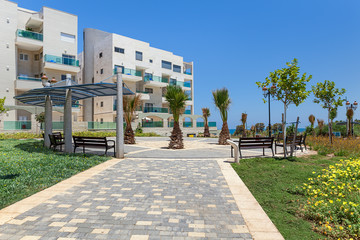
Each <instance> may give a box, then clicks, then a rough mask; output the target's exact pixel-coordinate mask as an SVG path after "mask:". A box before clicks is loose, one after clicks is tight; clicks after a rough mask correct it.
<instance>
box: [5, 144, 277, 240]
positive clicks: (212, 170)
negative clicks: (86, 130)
mask: <svg viewBox="0 0 360 240" xmlns="http://www.w3.org/2000/svg"><path fill="white" fill-rule="evenodd" d="M157 140H159V139H157ZM144 141H146V140H144ZM159 141H160V140H159ZM189 141H194V143H195V140H189ZM127 148H128V151H129V153H128V155H127V156H128V158H127V159H125V160H119V159H113V160H110V161H108V162H106V163H103V164H101V165H98V166H96V167H94V168H93V169H90V170H88V171H85V172H84V173H80V174H78V175H76V176H74V177H72V178H70V179H68V180H65V181H63V182H61V183H59V184H57V185H55V186H53V187H51V188H49V189H47V190H44V191H43V192H40V193H38V194H35V195H33V196H31V197H30V198H28V199H25V200H23V201H20V202H18V203H16V204H14V205H12V206H10V207H8V208H5V209H3V210H1V211H0V239H23V240H25V239H28V240H29V239H132V240H135V239H139V240H140V239H193V238H200V239H282V236H281V235H280V234H279V233H278V231H277V229H276V228H275V226H274V225H273V224H272V223H271V221H270V220H269V219H268V217H267V216H266V214H265V212H264V211H263V210H262V209H261V207H260V205H259V204H258V203H257V202H256V200H255V199H254V198H253V197H252V195H251V193H250V192H249V191H248V189H247V188H246V186H245V185H244V184H243V183H242V181H241V180H240V178H238V176H237V175H236V173H235V172H234V171H233V170H232V168H231V166H230V165H229V164H228V163H226V162H225V159H224V158H223V159H214V156H215V157H218V155H219V156H221V153H223V152H225V151H224V150H225V148H224V149H222V148H219V149H218V151H216V150H214V148H215V149H216V146H215V147H212V148H211V147H210V149H211V150H212V151H213V152H209V150H208V149H207V148H205V149H202V148H200V149H196V148H194V149H189V150H181V151H173V150H166V151H160V150H158V151H156V149H152V148H149V147H139V146H136V147H132V146H128V147H127ZM131 148H132V150H129V149H131ZM226 149H227V154H229V146H227V148H226ZM189 151H190V152H189ZM179 152H180V153H181V152H182V153H183V154H182V155H183V156H182V157H183V159H177V158H180V157H181V154H179ZM156 153H157V156H158V159H155V157H156ZM201 153H203V154H204V155H205V157H203V158H201ZM215 153H216V154H215ZM142 154H143V155H142ZM191 154H195V156H198V157H195V158H184V156H185V157H186V156H188V155H191ZM172 155H173V156H174V155H176V156H174V157H171V156H172ZM208 155H211V156H210V157H209V156H208ZM147 157H151V158H147ZM211 157H213V158H211Z"/></svg>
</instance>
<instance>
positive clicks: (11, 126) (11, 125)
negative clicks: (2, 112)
mask: <svg viewBox="0 0 360 240" xmlns="http://www.w3.org/2000/svg"><path fill="white" fill-rule="evenodd" d="M29 129H31V121H4V130H29Z"/></svg>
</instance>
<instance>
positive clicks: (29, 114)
mask: <svg viewBox="0 0 360 240" xmlns="http://www.w3.org/2000/svg"><path fill="white" fill-rule="evenodd" d="M77 21H78V18H77V16H75V15H73V14H70V13H65V12H62V11H59V10H55V9H52V8H48V7H43V8H42V9H41V10H40V11H38V12H37V11H32V10H28V9H24V8H21V7H19V6H18V5H17V3H14V2H10V1H7V0H0V33H1V36H0V85H1V88H0V97H1V98H2V97H4V96H5V97H6V101H5V105H6V106H7V107H8V108H9V109H10V111H8V112H7V113H6V114H5V115H3V116H2V117H1V122H2V123H1V124H2V125H3V128H4V129H5V130H6V129H7V130H11V128H12V127H13V128H15V129H13V130H16V129H18V128H19V126H15V125H14V124H12V123H11V122H14V121H22V122H23V123H21V127H20V128H21V129H24V128H25V129H29V128H31V126H28V125H27V124H26V122H29V124H30V125H31V122H30V120H32V122H33V123H34V122H35V121H34V116H35V113H36V111H38V112H37V113H40V112H41V111H42V110H41V108H40V110H39V108H35V107H31V106H24V105H23V104H21V103H19V102H17V101H16V100H15V99H14V98H13V97H14V96H16V95H19V94H21V93H23V92H25V91H27V90H30V89H33V88H40V87H42V84H41V79H40V78H41V76H42V75H43V74H45V75H46V76H47V77H48V78H49V79H53V78H55V80H56V81H60V80H63V79H65V77H66V74H71V75H72V78H73V79H74V80H76V76H77V74H78V72H79V71H80V67H79V61H78V60H77V41H78V39H77V31H78V28H77V26H78V24H77ZM53 115H54V116H53V119H54V121H61V120H62V119H61V116H62V114H61V113H59V112H54V113H53ZM76 115H77V114H74V120H77V119H76ZM7 123H8V124H7Z"/></svg>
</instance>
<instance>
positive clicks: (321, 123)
mask: <svg viewBox="0 0 360 240" xmlns="http://www.w3.org/2000/svg"><path fill="white" fill-rule="evenodd" d="M317 122H318V128H319V135H322V129H323V127H324V120H322V119H318V120H317Z"/></svg>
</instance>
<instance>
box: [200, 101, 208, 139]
mask: <svg viewBox="0 0 360 240" xmlns="http://www.w3.org/2000/svg"><path fill="white" fill-rule="evenodd" d="M201 110H202V114H203V117H204V137H210V131H209V124H208V117H210V109H209V108H202V109H201Z"/></svg>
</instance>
